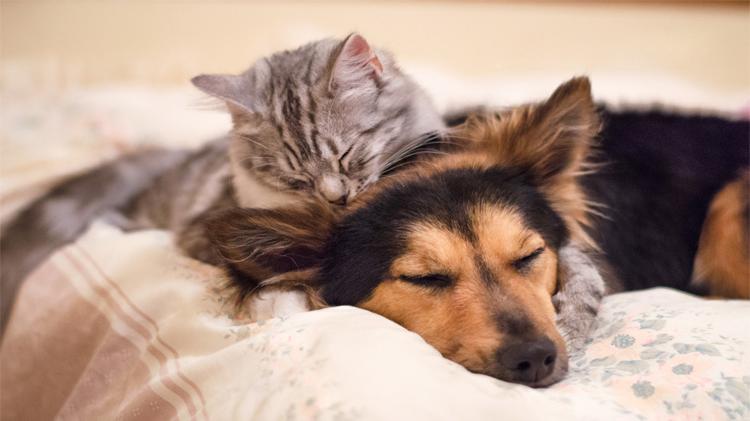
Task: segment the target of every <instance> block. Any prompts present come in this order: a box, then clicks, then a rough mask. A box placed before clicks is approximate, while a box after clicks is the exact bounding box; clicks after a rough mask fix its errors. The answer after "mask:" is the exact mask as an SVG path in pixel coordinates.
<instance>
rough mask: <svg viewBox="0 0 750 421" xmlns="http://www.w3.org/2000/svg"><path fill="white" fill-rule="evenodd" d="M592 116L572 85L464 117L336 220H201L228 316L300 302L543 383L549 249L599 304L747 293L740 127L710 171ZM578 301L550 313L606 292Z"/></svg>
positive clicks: (554, 342) (548, 341) (305, 216)
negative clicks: (264, 292)
mask: <svg viewBox="0 0 750 421" xmlns="http://www.w3.org/2000/svg"><path fill="white" fill-rule="evenodd" d="M603 118H605V116H603V115H602V113H601V112H600V110H598V109H597V106H596V105H595V103H594V101H593V99H592V95H591V88H590V83H589V80H588V79H587V78H585V77H579V78H574V79H572V80H570V81H568V82H566V83H564V84H562V85H561V86H560V87H558V88H557V90H555V92H554V93H553V94H552V95H551V96H550V97H549V98H548V99H547V100H546V101H543V102H540V103H536V104H529V105H524V106H520V107H516V108H513V109H509V110H506V111H502V112H498V113H487V114H484V115H478V116H474V117H471V118H469V119H468V120H467V121H466V122H465V123H464V124H463V125H462V126H460V127H459V128H458V129H457V130H456V131H455V132H454V133H453V138H452V140H453V141H452V142H451V144H452V145H454V146H453V147H452V149H451V150H450V151H448V152H446V153H444V154H439V155H437V156H436V157H434V158H430V159H425V160H422V161H420V162H416V163H414V164H413V165H411V166H410V167H409V168H407V169H405V170H403V171H401V172H399V173H397V174H393V175H392V176H389V177H386V178H384V179H383V180H381V181H380V182H379V183H378V184H377V185H375V186H373V187H371V188H370V189H369V190H368V191H367V192H366V193H364V194H363V195H362V196H361V197H359V198H358V199H357V201H356V202H355V203H353V204H352V206H351V207H349V208H348V209H347V210H345V211H343V212H341V213H336V212H333V211H331V210H330V209H329V208H327V207H324V206H320V205H317V204H315V203H306V204H302V205H300V206H299V207H297V208H293V209H275V210H260V209H239V208H236V209H231V210H228V211H225V212H222V213H220V214H218V215H213V216H211V217H210V218H208V219H207V220H206V224H207V226H208V230H207V232H209V233H210V235H211V240H212V242H213V243H214V244H215V245H216V248H217V252H218V253H219V255H221V256H222V258H223V259H224V260H225V263H226V268H227V270H228V273H229V275H230V278H231V279H232V283H233V285H234V286H235V288H236V289H237V291H238V297H239V300H238V302H242V301H243V299H244V298H246V297H247V296H248V295H249V294H251V293H253V292H254V291H256V290H257V289H258V288H259V287H278V288H303V289H305V290H306V291H307V292H308V293H309V294H308V295H309V297H310V305H311V306H312V307H313V308H318V307H323V306H336V305H354V306H358V307H361V308H364V309H367V310H370V311H372V312H375V313H377V314H380V315H382V316H385V317H387V318H389V319H391V320H393V321H395V322H397V323H399V324H400V325H402V326H404V327H405V328H407V329H409V330H411V331H413V332H416V333H418V334H419V335H421V336H422V338H424V340H425V341H426V342H428V343H429V344H431V345H432V346H434V347H435V348H436V349H437V350H438V351H440V352H441V353H442V355H443V356H445V357H446V358H448V359H451V360H453V361H455V362H457V363H459V364H461V365H463V366H464V367H466V368H467V369H468V370H470V371H472V372H475V373H482V374H486V375H489V376H493V377H496V378H498V379H501V380H505V381H510V382H515V383H521V384H525V385H528V386H532V387H544V386H548V385H550V384H553V383H555V382H557V381H559V380H560V379H562V378H563V377H564V375H565V373H566V371H567V365H568V351H569V350H568V349H567V347H566V340H565V338H564V335H565V333H566V332H562V331H561V329H560V323H559V320H558V318H559V316H560V312H561V311H563V309H564V308H565V306H566V305H568V303H567V302H566V300H565V299H561V288H564V287H565V285H563V284H562V283H561V279H563V278H564V276H563V275H565V274H564V273H563V272H564V270H563V268H561V266H560V261H561V254H562V253H570V252H571V250H573V251H574V252H575V251H577V252H578V255H574V256H572V257H571V256H566V257H565V258H566V259H568V260H569V261H570V260H573V261H575V260H576V259H579V260H581V261H582V262H583V266H586V265H588V266H591V267H592V268H593V269H594V270H595V271H597V272H598V273H601V274H602V275H603V278H604V280H605V281H606V292H607V293H612V292H618V291H622V290H629V289H637V288H648V287H652V286H659V285H665V286H670V287H675V288H680V289H684V290H689V291H694V292H700V293H704V294H709V295H720V296H725V297H741V298H749V297H750V275H749V274H748V268H749V267H750V266H748V265H750V261H749V260H748V237H747V235H748V223H747V222H748V181H749V180H750V179H749V178H748V172H747V162H748V158H747V149H748V145H747V138H748V137H747V136H748V133H750V129H749V128H748V124H747V123H746V122H737V123H736V124H737V126H736V128H737V130H738V132H739V133H740V136H738V137H735V138H732V139H717V141H716V144H714V145H713V146H716V147H723V148H724V149H726V150H724V151H723V152H722V153H719V154H718V155H717V154H714V156H715V157H714V158H711V156H706V154H705V153H703V152H702V150H703V149H705V145H703V149H701V148H697V147H696V144H695V142H693V143H692V144H691V143H690V142H688V141H687V140H685V142H684V143H683V144H682V148H681V149H680V148H678V149H672V150H671V151H670V150H668V148H665V147H666V146H669V145H663V144H658V145H656V144H649V142H647V140H648V139H641V144H638V143H637V142H635V143H633V142H630V141H628V142H626V143H628V144H627V145H622V144H620V143H622V138H618V137H617V136H614V135H612V133H613V132H612V131H611V130H610V129H607V128H606V127H607V121H606V119H605V120H604V121H603ZM615 123H616V122H615ZM603 124H604V126H605V130H604V132H603V134H602V132H601V129H602V126H603ZM733 124H734V123H733ZM631 126H633V125H632V124H631ZM610 127H614V128H615V129H619V128H618V127H617V125H616V124H612V125H611V126H610ZM743 136H744V139H743V138H742V137H743ZM618 139H620V140H619V141H618ZM671 146H674V145H671ZM639 148H640V149H639ZM649 148H651V149H649ZM670 154H671V155H670ZM691 154H702V155H701V156H698V157H694V156H692V155H691ZM722 154H728V155H732V159H731V160H727V159H725V157H724V155H722ZM708 155H711V154H708ZM660 157H661V158H660ZM659 159H662V160H661V161H660V160H659ZM696 159H698V160H702V165H703V166H704V167H705V166H711V168H714V169H715V168H719V170H717V171H718V172H717V171H714V172H713V173H711V171H707V170H706V169H705V168H703V167H699V168H697V169H696V171H698V172H700V173H702V174H703V175H705V176H706V177H707V178H709V179H707V180H701V179H700V177H698V176H700V175H701V174H695V173H694V172H691V171H692V170H690V168H687V169H686V168H685V166H686V165H687V167H690V163H691V160H696ZM711 159H715V160H718V161H720V162H719V164H720V165H718V166H717V165H716V162H713V163H712V162H708V161H710V160H711ZM670 160H672V161H675V162H678V163H679V165H672V163H670ZM644 162H645V163H646V164H649V165H650V166H648V165H645V164H644ZM696 180H698V181H696ZM684 183H687V184H684ZM686 207H688V209H686ZM696 215H697V216H696ZM571 244H572V245H575V247H574V248H573V249H570V248H567V247H569V245H571ZM693 262H695V264H693ZM693 268H695V269H693ZM568 275H570V274H568ZM266 278H268V279H267V280H266V281H261V280H262V279H266ZM586 289H587V286H586V285H585V284H581V285H579V289H573V290H572V291H573V292H571V293H570V294H569V295H568V296H567V299H576V297H577V296H579V295H584V296H585V295H586V294H588V295H590V296H591V297H593V299H592V300H587V299H585V298H584V299H583V300H582V301H580V302H579V303H578V304H576V305H575V306H574V307H573V308H575V311H574V312H575V313H581V314H583V315H584V316H585V315H586V314H588V319H591V317H592V315H595V314H596V307H597V305H598V300H599V299H601V296H602V295H603V294H604V292H605V288H604V287H600V286H593V287H591V288H590V291H587V290H586ZM569 312H570V311H569Z"/></svg>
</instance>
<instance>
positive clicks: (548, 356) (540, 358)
mask: <svg viewBox="0 0 750 421" xmlns="http://www.w3.org/2000/svg"><path fill="white" fill-rule="evenodd" d="M499 354H500V355H498V357H499V358H500V363H501V364H502V365H503V367H505V368H506V369H507V370H509V371H510V372H511V373H513V377H514V378H515V380H517V381H520V382H523V383H536V382H538V381H540V380H542V379H544V378H545V377H547V376H549V375H550V374H552V371H553V370H554V369H555V360H557V348H555V344H554V343H552V341H551V340H549V338H546V337H545V338H540V339H534V340H531V341H526V342H521V343H516V344H513V345H509V346H507V347H505V348H503V349H501V350H500V352H499Z"/></svg>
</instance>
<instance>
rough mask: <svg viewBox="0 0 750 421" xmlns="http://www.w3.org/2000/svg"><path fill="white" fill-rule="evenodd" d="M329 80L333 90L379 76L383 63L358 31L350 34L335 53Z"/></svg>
mask: <svg viewBox="0 0 750 421" xmlns="http://www.w3.org/2000/svg"><path fill="white" fill-rule="evenodd" d="M334 57H335V58H334V60H333V64H332V66H331V72H330V76H329V80H328V87H329V89H331V90H334V89H337V88H341V87H343V88H346V87H352V86H357V85H359V84H362V83H363V82H367V81H369V80H372V79H377V78H379V77H380V76H381V75H382V73H383V63H382V62H381V61H380V59H379V58H378V55H377V54H376V53H375V50H373V48H372V47H370V44H369V43H368V42H367V40H366V39H365V38H364V37H363V36H362V35H359V34H357V33H353V34H350V35H349V36H348V37H346V39H345V40H344V41H343V42H342V43H341V45H340V46H339V48H338V49H337V52H336V53H335V54H334Z"/></svg>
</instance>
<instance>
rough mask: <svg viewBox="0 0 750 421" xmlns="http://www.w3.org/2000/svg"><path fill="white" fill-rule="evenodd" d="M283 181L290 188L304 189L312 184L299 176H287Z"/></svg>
mask: <svg viewBox="0 0 750 421" xmlns="http://www.w3.org/2000/svg"><path fill="white" fill-rule="evenodd" d="M284 183H286V185H287V186H289V188H290V189H292V190H305V189H309V188H310V187H311V186H312V185H311V184H310V183H309V182H308V181H306V180H302V179H299V178H287V179H285V180H284Z"/></svg>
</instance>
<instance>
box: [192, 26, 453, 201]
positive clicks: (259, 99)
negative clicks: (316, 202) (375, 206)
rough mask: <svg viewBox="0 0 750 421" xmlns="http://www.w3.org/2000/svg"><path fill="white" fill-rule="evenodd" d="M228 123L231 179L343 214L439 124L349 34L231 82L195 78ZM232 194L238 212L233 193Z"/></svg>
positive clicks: (412, 90)
mask: <svg viewBox="0 0 750 421" xmlns="http://www.w3.org/2000/svg"><path fill="white" fill-rule="evenodd" d="M192 82H193V84H194V85H195V86H197V87H198V88H199V89H201V90H202V91H204V92H205V93H208V94H210V95H212V96H215V97H217V98H219V99H222V100H224V101H225V102H226V104H227V107H228V109H229V111H230V113H231V114H232V118H233V122H234V129H233V140H232V149H231V158H232V162H233V171H234V176H235V179H238V178H240V179H241V178H242V177H248V176H250V177H253V178H254V179H255V180H257V181H260V182H261V183H262V184H263V185H264V186H265V187H267V188H270V189H272V190H273V191H274V192H275V193H281V194H285V193H287V194H295V193H304V194H305V195H308V196H309V195H317V196H319V197H320V198H321V199H323V200H325V201H327V202H329V203H334V204H345V203H346V202H348V201H350V200H351V199H352V198H353V197H354V196H356V195H357V193H359V192H360V191H362V190H363V189H364V188H365V187H366V186H367V185H369V184H371V183H372V182H374V181H375V180H377V179H378V177H379V176H380V174H382V172H383V171H384V170H386V169H387V167H388V166H389V165H391V164H392V163H393V162H396V161H397V160H399V159H400V158H403V156H404V155H406V154H408V153H409V151H411V150H412V149H413V148H415V147H416V146H418V145H419V143H420V142H421V139H423V138H424V135H425V134H426V133H428V132H435V131H438V130H440V129H442V127H443V125H442V120H441V118H440V115H439V114H438V112H437V111H436V110H435V109H434V108H433V106H432V105H431V103H430V101H429V100H428V99H427V98H426V96H425V95H424V93H423V92H422V91H421V90H420V89H419V87H418V86H417V85H416V84H415V83H414V82H413V81H412V80H411V79H409V78H408V77H407V76H405V75H404V74H403V73H401V71H400V70H399V69H398V68H397V67H396V65H395V63H394V61H393V59H392V57H391V56H390V54H388V53H386V52H384V51H381V50H375V49H373V48H372V47H371V46H370V45H369V44H368V42H367V41H366V40H365V39H364V38H363V37H362V36H360V35H358V34H351V35H349V36H348V37H347V38H346V39H345V40H343V41H337V40H332V39H326V40H321V41H317V42H313V43H310V44H307V45H304V46H302V47H300V48H298V49H296V50H291V51H284V52H281V53H277V54H274V55H272V56H270V57H267V58H263V59H261V60H259V61H258V62H256V63H255V64H254V65H253V66H252V67H251V68H250V69H249V70H247V71H246V72H244V73H242V74H240V75H200V76H197V77H195V78H193V80H192ZM235 187H239V189H238V192H237V193H238V195H239V198H240V202H241V204H243V205H245V206H250V205H256V204H255V203H251V202H252V201H248V202H250V203H242V202H244V201H243V200H242V196H243V193H245V194H251V193H252V194H255V193H254V192H250V193H246V192H243V191H242V187H241V185H240V186H237V185H236V186H235Z"/></svg>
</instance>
